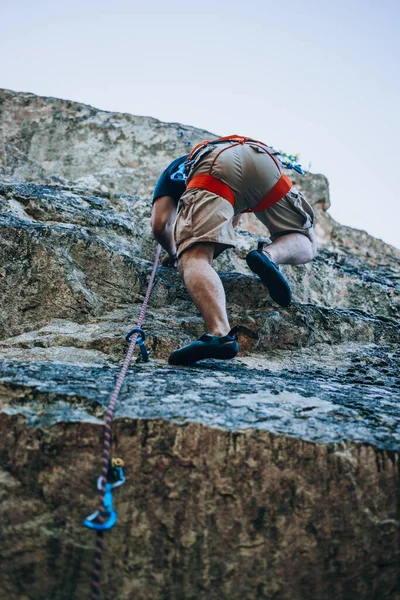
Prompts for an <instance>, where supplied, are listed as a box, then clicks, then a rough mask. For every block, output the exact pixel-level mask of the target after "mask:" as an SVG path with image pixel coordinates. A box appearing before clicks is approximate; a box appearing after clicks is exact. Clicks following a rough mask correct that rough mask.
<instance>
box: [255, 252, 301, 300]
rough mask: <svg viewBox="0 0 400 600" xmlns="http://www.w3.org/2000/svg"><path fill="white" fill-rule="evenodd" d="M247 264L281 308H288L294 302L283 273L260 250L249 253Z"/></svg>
mask: <svg viewBox="0 0 400 600" xmlns="http://www.w3.org/2000/svg"><path fill="white" fill-rule="evenodd" d="M246 262H247V264H248V266H249V267H250V269H251V270H252V271H253V273H255V274H256V275H258V276H259V278H260V279H261V281H262V283H263V284H264V285H265V287H266V288H267V290H268V292H269V295H270V296H271V298H272V300H274V301H275V302H276V303H277V304H279V305H280V306H283V307H286V306H289V304H290V303H291V301H292V292H291V290H290V286H289V284H288V282H287V281H286V279H285V278H284V276H283V275H282V273H280V272H279V271H278V270H277V269H276V268H275V267H274V266H273V265H272V264H269V263H270V261H269V260H268V259H267V258H266V257H265V259H264V256H263V254H262V253H260V252H259V251H258V250H253V251H252V252H249V254H248V255H247V256H246Z"/></svg>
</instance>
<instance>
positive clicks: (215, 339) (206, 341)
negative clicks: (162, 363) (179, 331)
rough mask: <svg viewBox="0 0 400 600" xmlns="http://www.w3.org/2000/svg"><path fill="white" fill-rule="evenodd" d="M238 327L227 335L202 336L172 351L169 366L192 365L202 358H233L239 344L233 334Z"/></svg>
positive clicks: (205, 334)
mask: <svg viewBox="0 0 400 600" xmlns="http://www.w3.org/2000/svg"><path fill="white" fill-rule="evenodd" d="M238 331H239V327H234V328H233V329H231V330H230V332H229V333H228V335H222V336H218V335H209V334H208V333H203V335H202V336H201V337H200V338H199V339H198V340H196V341H195V342H192V343H191V344H188V345H187V346H183V348H178V350H174V352H172V354H171V356H170V357H169V359H168V362H169V364H170V365H192V364H193V363H195V362H197V361H198V360H202V359H203V358H220V359H223V360H224V359H225V360H226V359H228V358H234V357H235V356H236V354H237V353H238V352H239V344H238V341H237V336H236V335H235V333H237V332H238Z"/></svg>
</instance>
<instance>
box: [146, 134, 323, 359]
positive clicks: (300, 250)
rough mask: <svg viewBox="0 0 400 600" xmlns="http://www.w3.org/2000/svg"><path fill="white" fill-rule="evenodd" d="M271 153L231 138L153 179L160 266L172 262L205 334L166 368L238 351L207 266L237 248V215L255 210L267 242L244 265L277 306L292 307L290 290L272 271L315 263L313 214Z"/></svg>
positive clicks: (223, 303)
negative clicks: (163, 252)
mask: <svg viewBox="0 0 400 600" xmlns="http://www.w3.org/2000/svg"><path fill="white" fill-rule="evenodd" d="M277 154H278V153H277V152H276V151H273V150H272V149H271V148H270V147H268V146H266V145H265V144H263V143H262V142H257V141H256V140H252V139H250V138H243V137H240V136H229V137H227V138H220V139H219V140H217V141H214V142H205V143H203V144H200V145H199V146H197V147H196V148H195V149H194V150H193V151H192V153H191V154H190V155H186V156H182V157H180V158H178V159H176V160H175V161H173V162H172V163H171V164H170V165H169V166H168V167H167V169H166V170H165V171H164V172H163V173H162V175H161V177H160V179H159V180H158V182H157V185H156V188H155V191H154V198H153V211H152V221H151V224H152V231H153V235H154V237H155V238H156V239H157V241H158V242H159V243H160V244H161V246H162V247H163V248H164V250H166V252H167V256H166V257H165V258H164V259H163V261H162V264H163V265H165V266H174V265H176V263H177V264H178V270H179V274H180V275H181V277H182V278H183V280H184V282H185V285H186V287H187V289H188V292H189V294H190V295H191V297H192V299H193V301H194V303H195V304H196V306H197V308H198V309H199V311H200V313H201V314H202V316H203V318H204V321H205V323H206V327H207V332H208V333H205V334H203V335H202V336H201V337H200V339H199V340H197V341H195V342H192V343H191V344H188V345H187V346H184V347H183V348H180V349H178V350H175V351H174V352H173V353H172V354H171V356H170V357H169V363H170V364H174V365H188V364H193V363H195V362H196V361H198V360H201V359H202V358H220V359H228V358H233V357H234V356H236V354H237V353H238V350H239V348H238V343H237V337H236V336H235V333H236V331H237V328H234V329H231V328H230V325H229V321H228V316H227V313H226V301H225V292H224V288H223V286H222V282H221V280H220V278H219V276H218V275H217V273H216V271H215V270H214V269H213V267H212V263H213V258H215V257H216V256H218V255H219V254H220V253H221V252H223V251H224V250H226V249H227V248H232V247H235V234H234V231H233V228H234V227H235V226H236V225H237V223H238V221H239V219H240V215H241V213H242V212H254V213H255V215H256V217H257V218H258V219H259V220H260V221H261V222H262V223H263V224H264V225H266V227H267V228H268V230H269V233H270V237H271V240H272V243H271V244H269V245H268V246H266V247H265V248H264V247H263V244H259V247H258V249H257V250H253V251H252V252H250V253H249V254H248V255H247V257H246V261H247V264H248V265H249V267H250V269H251V270H252V271H253V272H255V273H256V274H257V275H258V276H259V277H260V279H261V281H262V282H263V284H264V285H265V287H266V288H267V289H268V291H269V293H270V295H271V298H272V299H273V300H275V301H276V302H277V303H278V304H280V305H281V306H288V305H289V304H290V302H291V290H290V286H289V284H288V282H287V281H286V279H285V278H284V276H283V275H282V273H281V272H280V271H279V268H278V266H277V265H280V264H291V265H299V264H305V263H307V262H309V261H311V260H312V259H313V258H314V256H315V254H316V250H317V243H316V238H315V233H314V230H313V219H314V214H313V210H312V208H311V206H310V205H309V204H308V202H306V200H305V198H304V196H303V195H302V194H301V193H300V192H298V191H297V190H296V189H295V188H294V187H292V183H291V181H290V180H289V178H288V177H286V175H284V174H283V173H282V170H281V167H280V164H279V161H278V160H277V157H276V155H277ZM185 169H186V174H187V180H185V179H184V178H183V177H184V176H183V173H184V170H185ZM178 204H179V212H178V210H177V207H178Z"/></svg>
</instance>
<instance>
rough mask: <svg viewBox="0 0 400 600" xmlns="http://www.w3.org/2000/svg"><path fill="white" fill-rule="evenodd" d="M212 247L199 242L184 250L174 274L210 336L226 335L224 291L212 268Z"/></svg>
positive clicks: (226, 322)
mask: <svg viewBox="0 0 400 600" xmlns="http://www.w3.org/2000/svg"><path fill="white" fill-rule="evenodd" d="M214 248H215V244H213V243H207V242H202V243H198V244H195V245H194V246H191V247H190V248H188V249H187V250H186V251H185V252H184V253H183V254H182V255H181V256H180V258H179V263H178V270H179V274H180V275H181V277H182V278H183V280H184V282H185V285H186V287H187V290H188V292H189V294H190V296H191V298H192V300H193V302H194V303H195V305H196V306H197V308H198V309H199V311H200V312H201V314H202V316H203V319H204V321H205V323H206V327H207V331H208V333H209V334H211V335H218V336H223V335H227V334H228V333H229V331H230V326H229V321H228V316H227V313H226V299H225V291H224V288H223V285H222V282H221V279H220V278H219V276H218V274H217V273H216V272H215V271H214V269H213V267H212V261H213V256H214Z"/></svg>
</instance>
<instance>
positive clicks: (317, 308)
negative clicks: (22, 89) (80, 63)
mask: <svg viewBox="0 0 400 600" xmlns="http://www.w3.org/2000/svg"><path fill="white" fill-rule="evenodd" d="M0 110H1V114H0V117H1V118H0V127H1V129H0V131H1V132H2V140H1V142H2V144H1V146H0V151H1V152H2V154H1V163H0V174H1V182H0V209H1V211H0V212H1V214H0V227H1V236H0V289H1V296H0V356H1V371H0V410H1V412H0V435H1V438H2V440H3V444H1V446H0V481H1V483H2V486H1V488H0V496H1V501H2V511H1V513H0V538H1V543H0V557H1V562H0V596H1V597H7V598H9V599H10V600H49V599H50V598H51V599H52V600H61V599H62V600H67V599H68V600H70V599H73V600H78V599H79V600H80V599H81V598H84V597H88V595H89V592H88V586H89V581H90V572H91V565H92V555H93V548H94V534H93V532H91V531H89V530H87V529H85V528H84V527H82V525H81V523H82V519H83V518H84V517H85V516H86V515H88V514H90V513H91V512H93V510H95V508H96V504H97V497H96V490H95V486H96V478H97V476H98V475H99V472H100V462H101V449H102V436H103V432H104V426H103V423H104V415H105V411H106V407H107V404H108V400H109V397H110V393H111V391H112V389H113V386H114V384H115V381H116V378H117V376H118V372H119V364H120V361H121V360H122V358H123V356H124V352H125V350H126V346H127V344H126V343H125V342H124V336H125V335H126V333H127V332H128V331H129V330H130V329H132V327H134V326H135V323H136V321H137V318H138V315H139V311H140V307H141V303H142V301H143V296H144V293H145V290H146V285H147V280H148V277H149V274H150V271H151V266H152V261H153V258H154V253H155V244H154V241H153V240H152V237H151V232H150V222H149V218H150V211H151V203H150V201H149V198H150V196H151V189H152V187H153V185H154V182H155V180H156V178H157V176H158V174H159V172H160V171H161V170H162V169H163V168H164V167H165V166H166V164H168V162H169V161H170V160H171V159H172V158H173V157H174V156H176V155H179V154H183V153H186V152H187V151H188V149H189V145H192V143H195V142H197V141H199V140H201V139H204V138H205V137H209V136H210V134H208V133H207V132H203V131H199V130H196V129H194V128H191V127H186V126H181V125H179V124H165V123H160V122H159V121H156V120H155V119H150V118H145V117H132V116H130V115H119V114H112V113H106V112H104V111H98V110H96V109H93V108H91V107H87V106H84V105H80V104H75V103H72V102H67V101H62V100H56V99H48V98H39V97H37V96H33V95H31V94H16V93H13V92H9V91H6V90H4V91H2V92H0ZM189 142H190V144H189ZM296 183H297V185H298V186H299V187H300V188H301V189H303V191H304V192H305V193H306V195H307V197H308V198H309V199H310V200H311V202H312V203H313V205H314V208H315V210H316V215H317V223H316V231H317V235H318V237H319V240H320V245H321V247H320V251H319V254H318V256H317V258H316V260H315V261H314V262H313V263H312V264H311V265H306V266H304V267H287V268H286V269H285V273H286V275H287V276H288V278H289V279H290V281H291V283H292V285H293V291H294V297H295V300H296V301H295V302H294V303H293V304H292V305H291V306H290V307H289V308H287V309H282V308H281V307H278V306H276V305H274V303H273V302H272V301H271V300H270V299H269V297H268V296H267V295H266V293H265V290H264V288H263V287H262V285H261V283H260V282H259V281H258V279H257V278H256V277H253V275H252V274H251V273H250V272H249V271H248V269H247V267H246V263H245V261H244V257H245V255H246V253H247V252H248V251H249V250H250V249H252V248H254V246H255V244H256V241H257V239H258V237H259V236H260V235H262V236H267V235H268V232H266V231H265V230H263V229H261V228H260V226H259V224H258V222H257V221H256V220H254V219H251V218H250V217H246V218H245V219H243V224H242V225H241V227H242V229H241V230H240V231H239V233H238V248H237V249H236V250H235V252H233V251H230V252H227V253H225V255H223V256H222V257H221V258H220V259H218V268H219V270H220V271H221V277H222V280H223V282H224V286H225V289H226V293H227V301H228V309H229V314H230V317H231V321H232V323H233V324H235V323H237V324H239V325H241V328H242V329H241V333H240V347H241V352H240V355H239V357H238V358H237V359H235V360H233V361H231V362H227V363H223V364H221V363H218V362H217V361H203V362H202V363H200V364H199V365H198V366H196V367H192V368H171V367H169V366H168V365H167V363H166V360H165V359H166V358H167V357H168V355H169V353H170V351H171V350H172V349H174V348H176V347H177V346H178V345H180V344H182V343H185V342H187V341H189V340H191V339H193V337H195V336H199V335H200V334H201V333H202V332H203V323H202V319H201V318H200V316H199V315H198V313H197V312H196V309H195V308H194V306H193V304H192V302H191V300H190V298H189V296H188V294H187V292H186V290H185V288H184V286H183V284H182V282H181V280H180V278H179V276H178V275H177V273H176V271H175V270H173V269H167V268H164V267H160V268H159V269H158V274H157V279H156V284H155V287H154V291H153V295H152V298H151V301H150V306H149V310H148V313H147V316H146V319H145V324H144V329H145V331H146V344H147V346H148V348H149V349H151V353H152V354H151V356H152V360H151V362H150V363H147V364H142V363H139V364H136V363H133V364H132V365H131V367H130V369H129V371H128V376H127V383H126V385H125V386H124V388H123V391H122V393H121V400H120V403H119V405H118V408H117V414H116V419H115V422H114V426H113V454H114V455H115V456H122V457H123V458H124V460H125V464H126V476H127V482H126V484H125V485H124V486H122V487H121V488H118V490H116V492H115V496H114V503H115V507H116V509H117V511H118V515H119V522H118V524H117V525H116V527H115V528H114V529H113V530H112V531H110V532H107V534H106V536H105V550H104V574H103V597H104V598H110V599H111V598H112V599H113V600H124V599H131V598H135V599H137V600H142V599H143V600H144V599H146V600H148V599H149V598H151V599H160V600H163V599H167V598H168V599H170V600H197V599H204V600H206V599H207V600H208V599H211V600H214V599H215V600H216V599H217V598H218V599H220V598H224V599H227V600H228V599H229V600H236V599H241V600H243V599H246V600H247V599H248V600H253V599H254V600H256V599H268V600H278V599H279V600H297V599H299V600H303V599H304V600H306V599H307V600H320V599H321V600H322V599H324V600H334V599H335V600H336V599H339V598H340V599H341V600H355V599H357V600H383V599H388V600H398V599H399V598H400V585H399V579H400V577H399V575H400V571H399V564H400V542H399V528H400V513H399V506H400V504H399V450H400V408H399V397H400V377H399V363H400V349H399V345H398V344H399V337H400V336H399V294H398V279H399V271H400V269H399V263H400V252H399V251H398V250H396V249H395V248H392V247H390V246H388V245H386V244H384V243H383V242H380V241H379V240H375V239H374V238H372V237H370V236H368V235H367V234H366V233H365V232H361V231H357V230H353V229H350V228H346V227H342V226H340V225H339V224H337V223H335V222H334V221H333V219H331V217H330V216H329V214H328V213H327V212H326V211H327V209H328V208H329V190H328V183H327V181H326V179H325V178H324V177H323V176H320V175H311V174H310V175H307V176H305V177H304V178H303V179H301V180H299V182H296Z"/></svg>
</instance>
